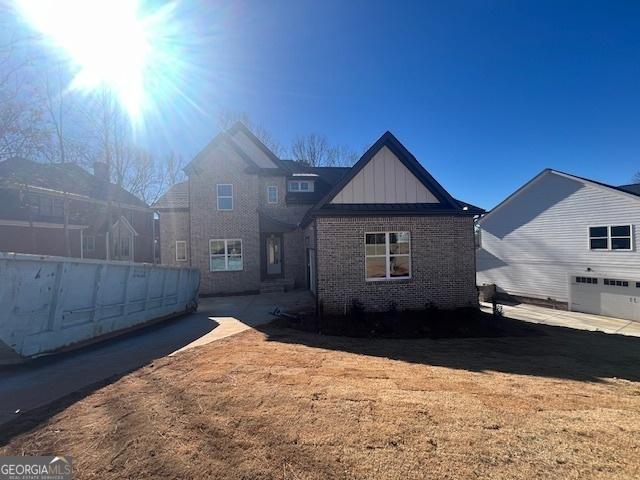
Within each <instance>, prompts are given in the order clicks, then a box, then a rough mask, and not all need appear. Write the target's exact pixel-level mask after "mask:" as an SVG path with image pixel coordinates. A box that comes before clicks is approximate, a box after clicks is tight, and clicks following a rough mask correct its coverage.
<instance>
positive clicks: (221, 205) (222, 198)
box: [216, 183, 233, 210]
mask: <svg viewBox="0 0 640 480" xmlns="http://www.w3.org/2000/svg"><path fill="white" fill-rule="evenodd" d="M216 193H217V195H218V210H233V185H231V184H226V183H225V184H220V183H219V184H218V185H216Z"/></svg>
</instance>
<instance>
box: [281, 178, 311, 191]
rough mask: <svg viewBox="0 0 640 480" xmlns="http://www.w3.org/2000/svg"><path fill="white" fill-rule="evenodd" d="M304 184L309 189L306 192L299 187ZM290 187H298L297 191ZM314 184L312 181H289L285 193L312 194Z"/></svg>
mask: <svg viewBox="0 0 640 480" xmlns="http://www.w3.org/2000/svg"><path fill="white" fill-rule="evenodd" d="M303 183H305V184H307V185H308V186H309V188H308V189H307V190H302V188H300V187H301V185H302V184H303ZM291 185H298V189H297V190H294V189H292V188H291ZM314 188H315V187H314V184H313V181H311V180H289V181H288V182H287V191H288V192H295V193H313V192H314Z"/></svg>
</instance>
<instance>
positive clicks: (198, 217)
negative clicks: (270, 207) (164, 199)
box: [189, 146, 260, 294]
mask: <svg viewBox="0 0 640 480" xmlns="http://www.w3.org/2000/svg"><path fill="white" fill-rule="evenodd" d="M196 168H197V171H196V172H194V174H192V175H191V176H190V177H189V181H190V211H191V249H192V251H191V260H192V266H194V267H196V268H199V269H200V274H201V286H200V292H201V293H203V294H216V293H240V292H249V291H258V290H259V289H260V233H259V226H258V205H259V195H258V184H259V177H258V176H257V175H252V174H249V173H247V172H246V169H247V164H246V163H245V162H244V161H243V160H242V159H241V158H240V157H239V156H238V154H237V153H236V152H235V151H233V150H231V149H229V148H228V147H226V146H219V147H217V148H216V149H214V150H212V151H211V152H210V153H209V154H208V155H207V157H206V158H204V159H203V160H202V162H201V163H200V164H199V165H198V166H197V167H196ZM222 183H230V184H232V185H233V210H232V211H222V210H218V209H217V193H216V185H217V184H222ZM209 239H241V240H242V257H243V269H242V270H241V271H235V272H212V271H210V269H209Z"/></svg>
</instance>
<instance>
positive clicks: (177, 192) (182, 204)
mask: <svg viewBox="0 0 640 480" xmlns="http://www.w3.org/2000/svg"><path fill="white" fill-rule="evenodd" d="M153 208H156V209H158V210H176V209H186V208H189V182H188V181H186V180H185V181H184V182H180V183H176V184H175V185H173V186H172V187H171V188H170V189H169V190H167V191H166V192H165V193H164V194H163V195H162V196H161V197H160V198H159V199H158V200H157V201H156V202H155V203H154V204H153Z"/></svg>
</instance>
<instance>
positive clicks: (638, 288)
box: [569, 275, 640, 321]
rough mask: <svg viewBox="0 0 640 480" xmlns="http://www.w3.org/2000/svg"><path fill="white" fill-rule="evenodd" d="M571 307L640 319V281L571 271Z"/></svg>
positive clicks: (601, 313) (606, 314)
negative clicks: (573, 273) (572, 272)
mask: <svg viewBox="0 0 640 480" xmlns="http://www.w3.org/2000/svg"><path fill="white" fill-rule="evenodd" d="M569 289H570V291H571V296H570V299H571V305H570V308H571V310H573V311H575V312H585V313H595V314H597V315H605V316H607V317H615V318H625V319H628V320H636V321H640V281H637V280H630V279H628V278H627V279H625V278H615V277H593V276H589V277H586V276H584V275H572V276H571V277H570V280H569Z"/></svg>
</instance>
